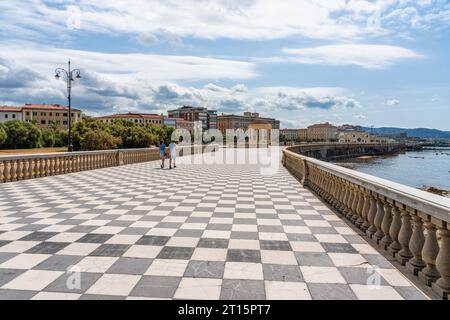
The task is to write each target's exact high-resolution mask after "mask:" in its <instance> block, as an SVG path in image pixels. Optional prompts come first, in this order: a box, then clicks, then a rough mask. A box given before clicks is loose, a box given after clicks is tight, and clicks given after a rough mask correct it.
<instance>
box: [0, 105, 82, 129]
mask: <svg viewBox="0 0 450 320" xmlns="http://www.w3.org/2000/svg"><path fill="white" fill-rule="evenodd" d="M71 113H72V123H74V122H76V121H79V120H81V117H82V116H81V110H78V109H74V108H72V109H71ZM10 120H22V121H25V122H30V123H34V124H36V125H37V126H38V127H41V128H50V127H53V128H57V129H67V128H68V125H69V107H66V106H61V105H59V104H52V105H47V104H25V105H23V106H22V107H10V106H0V123H3V122H6V121H10Z"/></svg>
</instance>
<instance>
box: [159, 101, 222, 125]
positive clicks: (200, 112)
mask: <svg viewBox="0 0 450 320" xmlns="http://www.w3.org/2000/svg"><path fill="white" fill-rule="evenodd" d="M167 113H168V115H169V118H182V119H184V120H186V121H192V122H200V123H201V126H202V129H203V130H208V129H217V111H215V110H208V109H207V108H203V107H190V106H183V107H181V108H178V109H175V110H169V111H168V112H167Z"/></svg>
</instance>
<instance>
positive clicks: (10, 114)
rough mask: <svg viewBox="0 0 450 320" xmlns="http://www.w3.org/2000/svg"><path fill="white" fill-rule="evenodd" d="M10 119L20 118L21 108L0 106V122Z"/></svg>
mask: <svg viewBox="0 0 450 320" xmlns="http://www.w3.org/2000/svg"><path fill="white" fill-rule="evenodd" d="M11 120H22V108H21V107H9V106H0V123H2V122H6V121H11Z"/></svg>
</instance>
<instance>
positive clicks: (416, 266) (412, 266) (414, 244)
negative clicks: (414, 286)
mask: <svg viewBox="0 0 450 320" xmlns="http://www.w3.org/2000/svg"><path fill="white" fill-rule="evenodd" d="M424 243H425V237H424V234H423V222H422V218H421V217H420V215H419V214H418V213H417V212H415V213H414V215H413V233H412V236H411V239H410V240H409V249H410V250H411V252H412V254H413V257H412V258H411V259H410V260H409V261H408V262H407V263H406V267H407V268H408V270H410V271H411V272H413V273H414V275H415V276H417V274H418V273H419V271H420V270H422V269H423V268H424V267H425V266H426V264H425V262H424V261H423V259H422V248H423V245H424Z"/></svg>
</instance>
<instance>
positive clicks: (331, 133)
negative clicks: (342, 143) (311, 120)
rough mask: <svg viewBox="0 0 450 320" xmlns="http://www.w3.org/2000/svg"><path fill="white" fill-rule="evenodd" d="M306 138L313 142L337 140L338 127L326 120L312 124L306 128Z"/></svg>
mask: <svg viewBox="0 0 450 320" xmlns="http://www.w3.org/2000/svg"><path fill="white" fill-rule="evenodd" d="M307 140H308V141H313V142H332V141H338V128H337V127H335V126H333V125H332V124H330V123H328V122H326V123H319V124H314V125H312V126H309V127H308V128H307Z"/></svg>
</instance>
